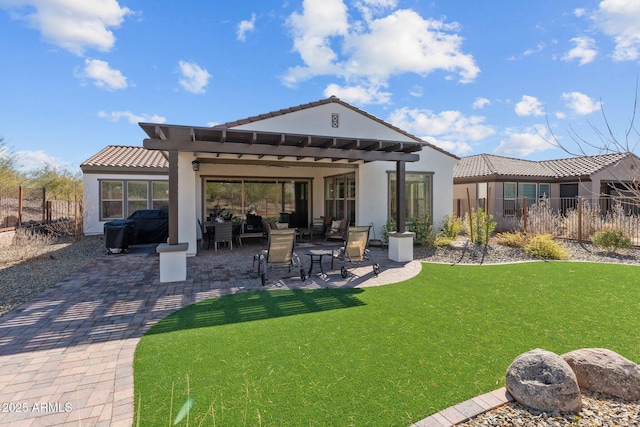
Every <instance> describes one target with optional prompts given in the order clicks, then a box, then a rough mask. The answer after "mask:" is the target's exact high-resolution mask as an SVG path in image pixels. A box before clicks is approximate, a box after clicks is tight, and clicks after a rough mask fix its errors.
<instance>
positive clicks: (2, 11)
mask: <svg viewBox="0 0 640 427" xmlns="http://www.w3.org/2000/svg"><path fill="white" fill-rule="evenodd" d="M0 53H1V55H0V137H1V138H3V140H4V146H5V155H6V151H7V149H9V150H10V151H11V152H12V153H13V154H14V155H16V156H17V159H18V164H19V166H20V167H21V168H22V169H23V170H32V169H36V168H40V167H42V166H43V165H45V164H48V165H50V166H60V167H64V168H67V169H68V170H71V171H79V165H80V164H81V163H82V162H83V161H84V160H86V159H88V158H89V157H91V156H92V155H94V154H95V153H97V152H98V151H100V150H101V149H102V148H104V147H105V146H107V145H129V146H141V145H142V140H143V139H144V137H145V134H144V132H143V131H142V129H141V128H140V127H139V126H138V122H141V121H142V122H156V123H167V124H178V125H189V126H213V125H215V124H218V123H225V122H228V121H234V120H237V119H242V118H246V117H250V116H254V115H257V114H261V113H267V112H270V111H274V110H279V109H282V108H288V107H291V106H296V105H300V104H305V103H308V102H312V101H317V100H320V99H324V98H328V97H330V96H337V97H338V98H340V99H341V100H343V101H346V102H348V103H350V104H352V105H354V106H356V107H358V108H361V109H363V110H365V111H367V112H368V113H370V114H372V115H374V116H376V117H379V118H380V119H383V120H385V121H387V122H389V123H391V124H393V125H395V126H398V127H400V128H402V129H403V130H405V131H407V132H410V133H411V134H413V135H416V136H418V137H420V138H422V139H424V140H425V141H428V142H430V143H432V144H435V145H437V146H439V147H442V148H444V149H445V150H447V151H449V152H451V153H453V154H455V155H457V156H460V157H462V156H468V155H473V154H480V153H490V154H496V155H502V156H509V157H516V158H523V159H530V160H543V159H552V158H564V157H569V156H570V154H572V153H578V152H579V150H580V148H582V149H583V150H584V152H585V153H586V154H598V153H599V152H600V150H598V148H599V147H603V146H604V145H605V144H606V141H607V138H608V137H609V129H610V130H611V133H612V134H613V136H614V137H616V138H617V139H618V140H619V141H622V142H625V141H626V138H629V139H628V140H629V143H630V145H632V147H631V148H632V151H633V150H634V149H635V143H636V142H637V140H638V139H639V138H638V133H637V131H636V130H635V129H632V131H631V132H630V133H629V134H628V135H627V130H629V129H630V128H632V125H633V123H634V121H633V120H634V119H633V117H634V111H635V103H636V95H637V93H638V89H637V88H636V86H637V84H638V79H639V75H640V73H639V71H640V0H603V1H588V0H581V1H578V0H562V1H557V0H536V1H517V0H516V1H514V0H492V1H484V2H480V1H477V0H431V1H421V0H406V1H405V0H354V1H349V0H295V1H294V0H278V1H275V0H273V1H272V0H261V1H256V2H249V1H235V2H231V1H222V0H218V1H196V0H182V1H180V2H178V1H170V0H154V1H142V0H0ZM558 143H559V144H560V145H562V146H563V147H565V149H566V150H568V151H565V150H563V149H562V148H560V147H558V146H557V144H558ZM591 146H594V147H591ZM0 155H2V154H1V153H0Z"/></svg>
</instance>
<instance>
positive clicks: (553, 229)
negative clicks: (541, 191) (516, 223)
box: [520, 197, 562, 235]
mask: <svg viewBox="0 0 640 427" xmlns="http://www.w3.org/2000/svg"><path fill="white" fill-rule="evenodd" d="M561 220H562V219H561V217H560V214H559V213H557V212H554V211H553V209H552V208H551V202H550V201H549V199H548V198H547V197H544V198H542V199H539V200H537V201H536V202H535V203H534V204H532V205H531V206H529V207H528V209H527V223H526V224H524V218H522V217H521V218H520V228H521V229H524V230H527V232H529V233H534V234H554V235H555V234H556V233H557V232H558V229H559V228H560V223H561ZM525 225H526V227H525Z"/></svg>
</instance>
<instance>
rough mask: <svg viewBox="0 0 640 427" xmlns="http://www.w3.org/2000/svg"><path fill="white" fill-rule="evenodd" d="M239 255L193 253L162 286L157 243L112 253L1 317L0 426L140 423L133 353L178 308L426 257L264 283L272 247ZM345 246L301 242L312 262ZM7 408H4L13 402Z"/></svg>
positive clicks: (401, 272) (365, 273) (359, 280)
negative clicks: (180, 276) (260, 259)
mask: <svg viewBox="0 0 640 427" xmlns="http://www.w3.org/2000/svg"><path fill="white" fill-rule="evenodd" d="M243 243H244V244H243V247H242V248H236V247H235V246H234V249H233V251H230V250H229V249H228V248H220V249H218V251H214V250H213V249H211V250H205V251H200V252H199V253H198V255H197V256H196V257H191V258H188V259H187V280H186V281H183V282H174V283H160V281H159V267H158V262H159V259H158V255H157V254H156V253H154V252H153V249H152V247H136V248H135V249H134V250H133V251H131V252H130V253H127V254H120V255H105V256H103V257H101V258H99V259H98V260H97V261H96V262H95V263H93V264H92V265H91V266H89V267H87V268H84V269H83V270H81V271H79V272H77V273H75V274H74V275H72V276H70V277H68V278H67V279H65V280H63V281H61V282H59V283H58V284H57V285H55V286H54V287H52V288H50V289H48V290H46V291H44V292H43V293H41V294H40V295H38V296H37V297H36V298H34V299H33V300H31V301H29V302H28V303H26V304H24V305H22V306H20V307H18V308H17V309H15V310H13V311H12V312H10V313H8V314H6V315H5V316H3V317H2V318H0V388H1V390H2V391H1V392H0V400H1V401H2V402H7V404H8V405H10V404H13V406H7V408H6V411H3V412H1V413H0V425H2V426H4V425H7V426H8V425H11V426H50V425H56V426H58V425H76V426H77V425H83V426H85V425H88V426H131V425H132V423H133V421H134V414H133V402H134V394H133V356H134V352H135V348H136V345H137V343H138V340H139V339H140V337H141V336H142V335H143V334H144V333H145V332H146V331H147V330H148V329H149V328H150V327H151V326H152V325H154V324H155V323H157V322H158V321H159V320H161V319H162V318H164V317H166V316H167V315H168V314H170V313H172V312H174V311H175V310H178V309H180V308H182V307H185V306H187V305H190V304H193V303H195V302H199V301H202V300H206V299H209V298H215V297H220V296H224V295H229V294H234V293H238V292H246V291H253V290H260V289H267V290H269V289H321V288H345V289H348V288H354V287H359V288H363V287H369V286H380V285H385V284H390V283H396V282H399V281H402V280H406V279H408V278H411V277H413V276H415V275H416V274H418V273H419V272H420V270H421V264H420V263H419V262H417V261H411V262H408V263H398V262H394V261H390V260H389V259H388V258H387V251H386V250H383V249H380V248H372V252H373V255H374V257H375V259H376V261H377V262H379V263H380V265H381V269H382V271H381V273H380V275H379V276H378V277H373V272H372V268H371V264H370V263H363V265H362V266H361V267H359V268H357V269H355V270H352V271H351V273H353V274H349V275H348V276H347V278H342V277H341V274H340V269H339V267H340V264H339V263H336V264H335V265H334V269H333V270H331V269H330V266H331V261H330V259H329V257H326V259H325V260H324V262H323V267H324V270H325V272H327V273H328V274H327V275H325V276H320V275H318V274H315V273H318V272H319V270H318V269H317V266H314V274H312V275H311V277H310V278H308V279H307V280H306V281H304V282H303V281H302V280H301V279H300V277H299V275H298V274H297V272H295V271H292V272H291V274H290V275H289V274H288V273H287V272H286V270H285V271H275V272H273V274H270V279H269V281H268V282H267V284H266V286H264V287H263V286H261V282H260V278H259V276H258V273H257V266H256V267H253V255H254V254H256V253H257V252H258V251H260V250H261V249H264V248H265V247H266V243H265V241H264V240H262V241H261V240H260V239H251V240H247V241H245V242H243ZM331 247H337V244H329V245H326V244H325V243H324V242H313V243H307V242H305V243H298V244H296V248H295V252H296V253H297V254H298V256H299V257H300V260H301V261H302V263H303V265H304V266H305V268H307V269H308V267H309V265H310V258H309V256H308V255H307V252H308V251H310V250H313V249H324V248H331ZM3 409H4V408H3Z"/></svg>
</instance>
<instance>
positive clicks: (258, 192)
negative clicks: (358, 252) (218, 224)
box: [204, 178, 310, 227]
mask: <svg viewBox="0 0 640 427" xmlns="http://www.w3.org/2000/svg"><path fill="white" fill-rule="evenodd" d="M309 187H310V186H309V181H308V180H299V179H297V180H285V179H276V180H258V179H241V178H238V179H227V178H213V179H209V180H207V181H206V183H205V204H204V215H205V216H209V215H211V214H215V215H225V216H228V215H231V216H235V217H244V216H245V215H246V214H247V213H251V214H253V215H259V216H261V217H262V218H263V219H273V220H276V221H283V222H289V224H291V225H292V226H296V227H303V226H304V227H307V226H308V224H309V218H308V217H309V208H310V207H309Z"/></svg>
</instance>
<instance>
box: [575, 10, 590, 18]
mask: <svg viewBox="0 0 640 427" xmlns="http://www.w3.org/2000/svg"><path fill="white" fill-rule="evenodd" d="M586 13H587V11H586V10H584V9H583V8H577V9H574V10H573V15H574V16H576V17H578V18H580V17H582V16H584V15H585V14H586Z"/></svg>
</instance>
